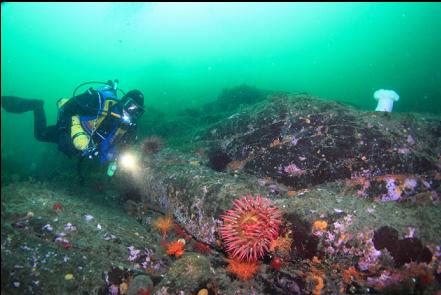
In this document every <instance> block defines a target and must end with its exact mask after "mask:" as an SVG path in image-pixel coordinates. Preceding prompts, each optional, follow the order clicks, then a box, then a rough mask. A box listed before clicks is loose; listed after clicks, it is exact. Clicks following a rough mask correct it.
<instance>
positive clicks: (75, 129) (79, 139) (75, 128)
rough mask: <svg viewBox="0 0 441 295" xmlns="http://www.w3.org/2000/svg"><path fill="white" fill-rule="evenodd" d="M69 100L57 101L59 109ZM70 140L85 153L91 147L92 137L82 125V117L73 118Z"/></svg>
mask: <svg viewBox="0 0 441 295" xmlns="http://www.w3.org/2000/svg"><path fill="white" fill-rule="evenodd" d="M68 101H69V98H61V99H59V100H58V101H57V107H58V108H59V109H60V108H61V107H62V106H63V105H64V104H65V103H66V102H68ZM70 138H71V139H72V143H73V145H74V147H75V148H76V149H77V150H80V151H84V150H86V149H87V148H88V147H89V141H90V136H89V134H87V133H86V132H85V131H84V129H83V127H82V126H81V123H80V116H73V117H72V124H71V127H70Z"/></svg>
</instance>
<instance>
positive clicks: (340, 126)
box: [203, 94, 441, 188]
mask: <svg viewBox="0 0 441 295" xmlns="http://www.w3.org/2000/svg"><path fill="white" fill-rule="evenodd" d="M439 138H441V120H440V119H439V118H435V117H433V118H426V117H421V118H420V117H417V116H416V115H412V114H385V113H378V112H365V111H360V110H357V109H355V108H353V107H350V106H347V105H343V104H340V103H337V102H333V101H323V100H319V99H316V98H313V97H310V96H308V95H286V94H280V95H273V96H272V97H270V98H269V100H266V101H264V102H260V103H257V104H255V105H253V106H250V107H248V108H246V109H243V110H242V111H241V112H237V113H235V114H233V115H231V116H230V117H229V118H228V119H226V120H223V121H220V122H219V123H217V124H215V125H214V126H213V127H211V128H210V129H209V130H208V131H207V132H206V133H205V135H204V136H203V139H205V140H208V141H209V142H211V151H210V154H209V156H210V162H211V166H212V167H214V168H215V169H217V170H218V171H222V170H226V169H227V168H233V169H238V170H239V169H242V170H243V171H244V172H246V173H249V174H253V175H256V176H258V177H270V178H272V179H275V180H277V181H278V182H280V183H283V184H285V185H289V186H291V187H294V188H303V187H307V186H310V185H316V184H321V183H325V182H329V181H333V180H338V179H345V178H351V177H361V176H364V177H372V176H378V175H386V174H403V173H408V174H414V173H416V174H423V173H426V172H428V171H436V170H437V169H438V170H439V167H441V164H440V154H441V152H440V151H441V141H440V140H439Z"/></svg>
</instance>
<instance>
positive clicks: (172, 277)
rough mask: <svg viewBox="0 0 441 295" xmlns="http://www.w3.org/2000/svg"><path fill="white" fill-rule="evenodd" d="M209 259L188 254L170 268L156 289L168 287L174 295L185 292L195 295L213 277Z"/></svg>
mask: <svg viewBox="0 0 441 295" xmlns="http://www.w3.org/2000/svg"><path fill="white" fill-rule="evenodd" d="M210 268H211V266H210V262H209V261H208V259H207V258H206V257H205V256H203V255H199V254H187V255H184V256H182V258H179V259H178V260H176V261H175V263H173V265H172V266H171V267H170V269H169V271H168V272H167V274H166V275H165V276H164V278H163V279H162V281H161V282H160V283H159V284H158V286H156V287H155V289H157V290H159V289H161V288H162V287H168V289H169V291H170V292H172V294H175V292H176V293H177V292H179V291H184V292H185V293H186V294H187V293H189V294H192V293H195V292H196V291H197V290H198V289H199V286H200V285H203V284H205V283H206V282H208V281H209V279H210V278H211V277H212V275H213V274H212V273H211V270H210Z"/></svg>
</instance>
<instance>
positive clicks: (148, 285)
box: [127, 274, 153, 295]
mask: <svg viewBox="0 0 441 295" xmlns="http://www.w3.org/2000/svg"><path fill="white" fill-rule="evenodd" d="M152 288H153V281H152V280H151V279H150V277H149V276H148V275H143V274H142V275H137V276H136V277H135V278H134V279H133V281H132V282H131V283H130V285H129V289H128V290H127V295H139V291H140V290H151V289H152Z"/></svg>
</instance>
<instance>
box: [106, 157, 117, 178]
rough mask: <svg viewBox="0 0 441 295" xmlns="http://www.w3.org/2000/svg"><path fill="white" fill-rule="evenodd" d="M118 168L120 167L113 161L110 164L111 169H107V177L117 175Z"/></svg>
mask: <svg viewBox="0 0 441 295" xmlns="http://www.w3.org/2000/svg"><path fill="white" fill-rule="evenodd" d="M117 168H118V165H117V164H116V161H112V162H110V164H109V167H107V176H110V177H111V176H113V174H115V171H116V169H117Z"/></svg>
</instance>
